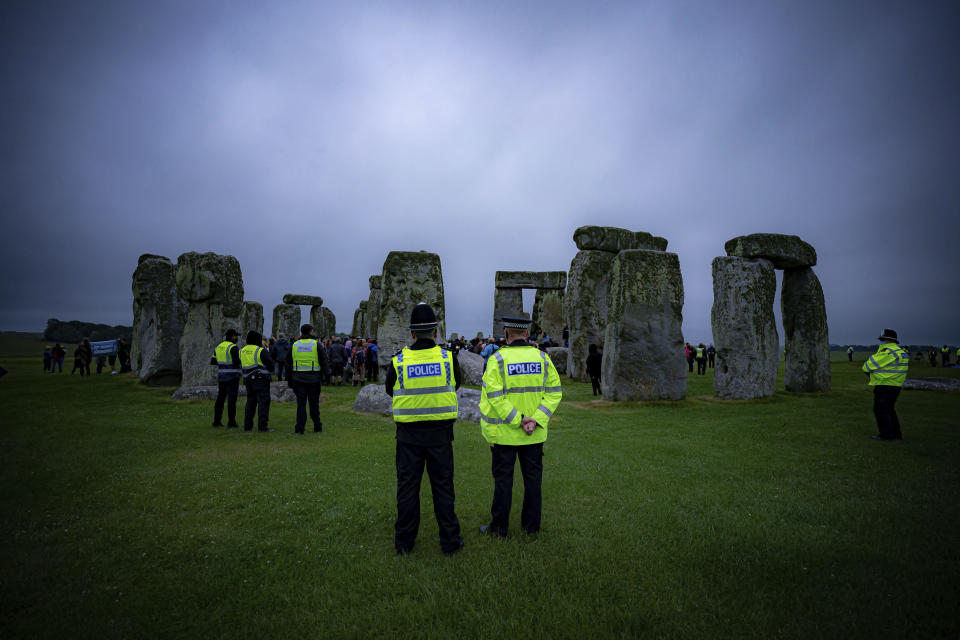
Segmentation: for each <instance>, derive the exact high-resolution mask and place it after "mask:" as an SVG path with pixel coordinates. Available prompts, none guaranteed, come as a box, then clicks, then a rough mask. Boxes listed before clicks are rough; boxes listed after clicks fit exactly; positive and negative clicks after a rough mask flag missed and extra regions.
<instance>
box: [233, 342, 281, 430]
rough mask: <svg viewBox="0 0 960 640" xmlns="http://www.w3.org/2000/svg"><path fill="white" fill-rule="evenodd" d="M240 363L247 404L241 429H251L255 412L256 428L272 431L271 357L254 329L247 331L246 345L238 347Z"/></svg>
mask: <svg viewBox="0 0 960 640" xmlns="http://www.w3.org/2000/svg"><path fill="white" fill-rule="evenodd" d="M240 365H241V368H242V371H243V385H244V386H245V387H246V388H247V405H246V407H244V411H243V430H244V431H251V430H252V429H253V416H254V414H257V427H258V428H257V430H258V431H273V429H270V428H268V427H267V425H268V424H269V422H270V373H271V372H272V371H273V358H271V357H270V352H269V351H268V350H267V349H266V348H265V347H264V346H263V336H262V335H260V334H259V333H257V332H256V331H250V332H248V333H247V346H245V347H244V348H243V349H240Z"/></svg>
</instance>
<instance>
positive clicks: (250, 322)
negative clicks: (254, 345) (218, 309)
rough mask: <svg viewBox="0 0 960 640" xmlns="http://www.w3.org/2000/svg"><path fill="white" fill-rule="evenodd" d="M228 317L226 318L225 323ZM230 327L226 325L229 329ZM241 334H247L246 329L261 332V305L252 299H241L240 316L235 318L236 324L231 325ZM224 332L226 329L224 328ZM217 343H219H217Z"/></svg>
mask: <svg viewBox="0 0 960 640" xmlns="http://www.w3.org/2000/svg"><path fill="white" fill-rule="evenodd" d="M229 322H230V319H227V323H229ZM230 328H231V327H227V329H230ZM233 328H234V329H236V330H237V333H239V334H240V335H241V336H245V335H247V331H256V332H257V333H260V334H262V333H263V305H262V304H260V303H259V302H254V301H252V300H244V301H243V309H242V310H241V312H240V317H239V318H237V322H236V326H234V327H233ZM224 333H226V329H225V330H224ZM218 344H219V343H218Z"/></svg>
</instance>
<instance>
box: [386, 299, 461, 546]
mask: <svg viewBox="0 0 960 640" xmlns="http://www.w3.org/2000/svg"><path fill="white" fill-rule="evenodd" d="M437 325H438V322H437V317H436V314H435V313H434V311H433V308H432V307H431V306H430V305H428V304H426V303H423V302H421V303H420V304H418V305H416V306H415V307H414V308H413V313H412V314H411V317H410V336H411V337H412V338H413V339H414V340H415V342H414V343H413V344H412V345H410V346H409V347H404V348H403V349H402V350H401V351H398V352H397V353H395V354H394V355H393V358H392V359H391V361H390V365H391V366H390V368H389V369H388V370H387V378H386V382H385V389H386V392H387V393H388V394H389V395H391V396H393V420H394V422H395V423H396V425H397V454H396V463H397V521H396V523H395V535H394V546H395V547H396V549H397V554H398V555H403V554H406V553H409V552H411V551H412V550H413V545H414V542H415V541H416V539H417V532H418V531H419V529H420V480H421V478H422V477H423V468H424V465H426V468H427V474H428V475H429V476H430V489H431V492H432V493H433V513H434V515H435V516H436V518H437V526H438V528H439V530H440V549H441V550H442V551H443V553H444V554H446V555H451V554H454V553H456V552H457V551H459V550H460V549H461V548H463V538H462V537H461V536H460V521H459V520H458V519H457V514H456V512H455V511H454V491H453V423H454V421H455V420H456V419H457V411H458V405H457V389H458V388H459V387H460V367H459V365H458V364H457V360H456V358H454V357H453V352H451V351H448V350H447V349H444V348H443V347H438V346H437V345H436V342H435V340H436V337H437Z"/></svg>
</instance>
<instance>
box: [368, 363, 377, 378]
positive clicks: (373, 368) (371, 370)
mask: <svg viewBox="0 0 960 640" xmlns="http://www.w3.org/2000/svg"><path fill="white" fill-rule="evenodd" d="M379 371H380V367H378V366H377V363H376V362H368V363H367V382H376V380H377V373H379Z"/></svg>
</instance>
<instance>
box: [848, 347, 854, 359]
mask: <svg viewBox="0 0 960 640" xmlns="http://www.w3.org/2000/svg"><path fill="white" fill-rule="evenodd" d="M847 362H853V345H850V346H849V347H847Z"/></svg>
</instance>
